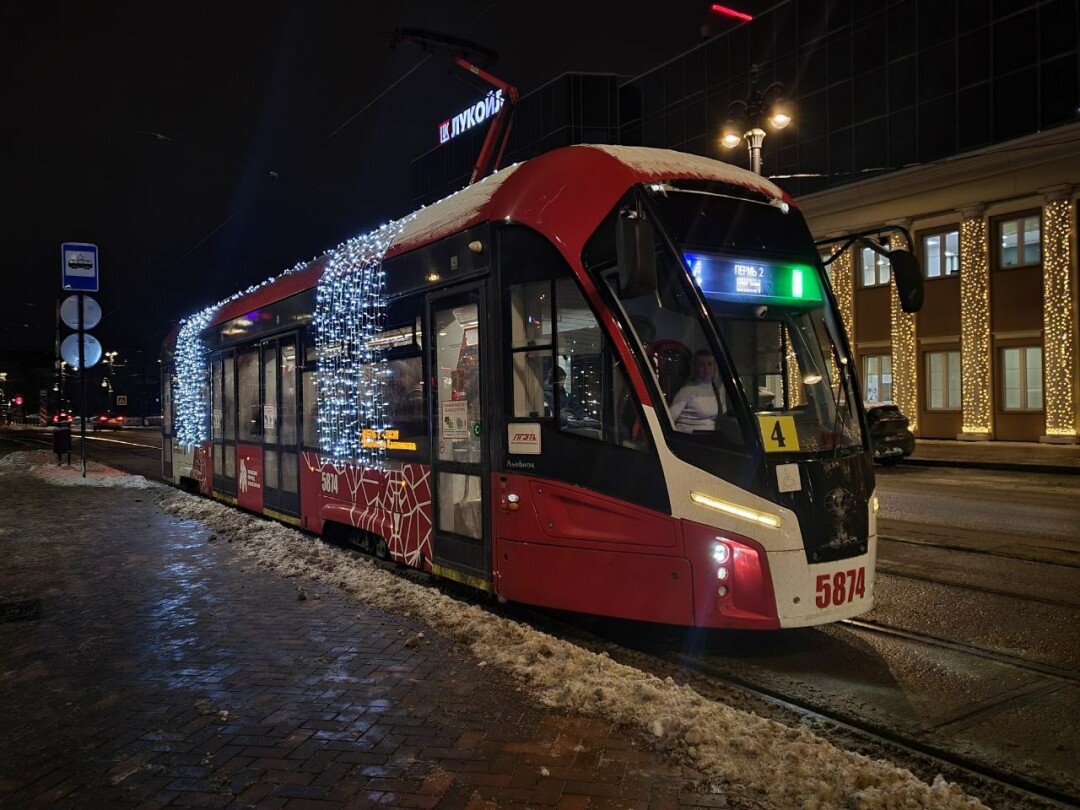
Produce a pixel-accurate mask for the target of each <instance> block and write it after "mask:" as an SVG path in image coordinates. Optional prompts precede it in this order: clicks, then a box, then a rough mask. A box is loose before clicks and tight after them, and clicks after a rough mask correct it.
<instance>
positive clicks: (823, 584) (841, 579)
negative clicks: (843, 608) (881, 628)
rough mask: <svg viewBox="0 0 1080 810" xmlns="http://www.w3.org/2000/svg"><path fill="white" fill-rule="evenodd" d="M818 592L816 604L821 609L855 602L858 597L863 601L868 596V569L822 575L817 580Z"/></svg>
mask: <svg viewBox="0 0 1080 810" xmlns="http://www.w3.org/2000/svg"><path fill="white" fill-rule="evenodd" d="M816 591H817V599H816V600H815V604H816V605H817V606H818V607H819V608H827V607H829V606H830V605H833V606H837V605H842V604H844V603H845V602H851V601H853V600H854V599H855V597H856V596H857V597H859V598H860V599H862V598H863V597H865V596H866V569H865V568H858V569H854V568H853V569H852V570H850V571H846V572H845V571H837V572H836V573H835V574H821V575H820V576H819V577H818V578H817V586H816Z"/></svg>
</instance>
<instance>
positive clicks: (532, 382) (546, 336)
mask: <svg viewBox="0 0 1080 810" xmlns="http://www.w3.org/2000/svg"><path fill="white" fill-rule="evenodd" d="M510 313H511V317H510V330H511V337H510V341H511V343H510V345H511V352H512V354H513V388H514V393H513V402H514V410H513V414H514V416H519V417H533V418H537V417H540V416H543V415H549V414H545V413H544V379H545V373H546V372H547V371H548V370H549V369H550V368H551V365H552V359H551V350H552V337H553V335H552V327H551V282H550V281H539V282H531V283H528V284H517V285H515V286H513V287H511V288H510Z"/></svg>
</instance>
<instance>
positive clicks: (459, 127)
mask: <svg viewBox="0 0 1080 810" xmlns="http://www.w3.org/2000/svg"><path fill="white" fill-rule="evenodd" d="M502 106H503V91H502V89H499V90H489V91H488V94H487V95H486V96H484V99H483V101H478V102H476V103H475V104H474V105H472V106H471V107H467V108H466V109H465V110H464V111H462V112H459V113H458V114H457V115H455V116H454V117H453V118H447V119H446V120H445V121H443V122H442V123H441V124H439V144H440V145H441V144H444V143H446V142H447V141H449V140H451V139H452V138H456V137H457V136H458V135H460V134H462V133H463V132H465V131H467V130H470V129H472V128H473V127H475V126H476V125H477V124H482V123H484V121H486V120H487V119H489V118H491V117H492V116H494V115H495V114H496V113H498V112H499V110H501V109H502Z"/></svg>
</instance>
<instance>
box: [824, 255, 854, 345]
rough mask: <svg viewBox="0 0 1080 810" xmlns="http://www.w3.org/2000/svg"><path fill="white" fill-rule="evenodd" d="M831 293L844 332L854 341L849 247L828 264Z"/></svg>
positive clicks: (852, 291)
mask: <svg viewBox="0 0 1080 810" xmlns="http://www.w3.org/2000/svg"><path fill="white" fill-rule="evenodd" d="M829 269H830V270H831V271H832V272H831V273H830V280H831V281H832V288H833V295H834V296H835V297H836V305H837V307H838V308H839V310H840V319H841V320H842V321H843V322H844V332H845V333H846V334H847V335H848V336H849V337H850V338H851V342H852V343H854V342H855V276H854V273H853V272H852V269H853V262H852V261H851V248H848V249H847V250H845V251H844V252H843V253H841V254H840V255H839V256H837V257H836V258H835V259H834V260H833V262H832V264H830V265H829Z"/></svg>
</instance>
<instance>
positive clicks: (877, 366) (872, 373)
mask: <svg viewBox="0 0 1080 810" xmlns="http://www.w3.org/2000/svg"><path fill="white" fill-rule="evenodd" d="M862 380H863V399H864V400H866V401H867V402H892V355H890V354H870V355H865V356H864V357H863V359H862Z"/></svg>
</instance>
